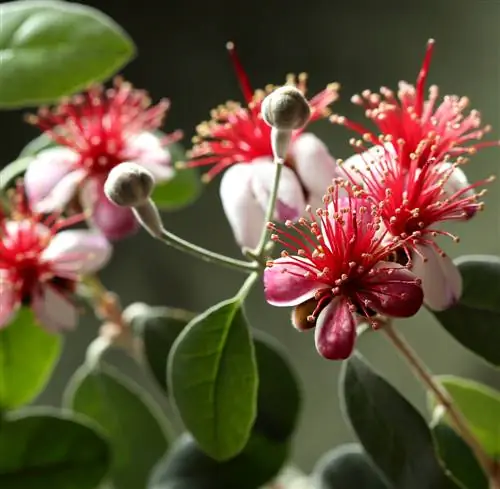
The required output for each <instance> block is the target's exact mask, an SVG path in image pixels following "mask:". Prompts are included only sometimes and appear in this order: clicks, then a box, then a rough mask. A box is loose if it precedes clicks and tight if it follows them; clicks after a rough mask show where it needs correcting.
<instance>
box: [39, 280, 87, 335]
mask: <svg viewBox="0 0 500 489" xmlns="http://www.w3.org/2000/svg"><path fill="white" fill-rule="evenodd" d="M31 306H32V308H33V312H34V313H35V317H36V318H37V319H38V321H40V323H41V324H42V326H43V327H44V328H45V329H46V330H47V331H50V332H52V333H57V332H61V331H65V330H71V329H74V327H75V326H76V324H77V322H78V312H77V309H76V307H75V306H74V304H72V303H71V302H70V301H69V300H68V299H67V298H66V297H65V296H64V295H62V294H61V293H59V292H58V291H57V290H56V289H55V288H53V287H51V286H50V285H46V286H44V287H41V288H40V289H39V290H37V291H36V293H35V294H34V295H33V299H32V304H31Z"/></svg>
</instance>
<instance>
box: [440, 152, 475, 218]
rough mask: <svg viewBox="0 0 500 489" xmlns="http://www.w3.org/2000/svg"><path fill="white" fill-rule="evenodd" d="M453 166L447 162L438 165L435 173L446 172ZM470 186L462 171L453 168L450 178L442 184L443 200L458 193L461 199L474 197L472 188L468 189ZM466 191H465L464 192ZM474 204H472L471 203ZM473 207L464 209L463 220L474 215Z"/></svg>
mask: <svg viewBox="0 0 500 489" xmlns="http://www.w3.org/2000/svg"><path fill="white" fill-rule="evenodd" d="M452 166H453V165H452V164H451V163H448V162H444V163H440V164H439V165H438V167H437V168H436V171H439V172H447V171H449V169H450V168H451V167H452ZM469 186H470V183H469V181H468V180H467V176H466V175H465V173H464V172H463V171H462V169H461V168H458V167H455V168H454V169H453V171H452V173H451V175H450V177H449V178H448V179H447V180H446V182H444V185H443V191H444V194H445V198H450V197H453V196H454V195H455V194H456V193H457V192H461V193H460V197H461V198H469V197H473V196H474V195H475V192H474V189H473V188H468V187H469ZM465 189H467V190H465ZM473 204H474V203H473ZM476 209H477V208H476V206H475V205H471V206H470V207H465V209H464V210H465V212H466V214H467V215H466V217H465V219H466V220H467V219H470V218H471V217H474V215H475V214H476V212H477V210H476Z"/></svg>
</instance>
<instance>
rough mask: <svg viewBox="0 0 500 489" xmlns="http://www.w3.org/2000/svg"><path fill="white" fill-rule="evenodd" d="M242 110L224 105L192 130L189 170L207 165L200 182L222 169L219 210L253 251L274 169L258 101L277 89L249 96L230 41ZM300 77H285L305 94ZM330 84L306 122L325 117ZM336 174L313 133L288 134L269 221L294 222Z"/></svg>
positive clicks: (331, 97) (333, 96)
mask: <svg viewBox="0 0 500 489" xmlns="http://www.w3.org/2000/svg"><path fill="white" fill-rule="evenodd" d="M228 49H229V53H230V56H231V59H232V61H233V64H234V67H235V71H236V74H237V77H238V80H239V83H240V86H241V89H242V92H243V96H244V99H245V104H246V106H245V107H243V106H241V105H240V104H239V103H236V102H228V103H227V104H225V105H223V106H219V107H218V108H217V109H215V110H213V111H212V113H211V116H212V119H211V120H210V121H209V122H204V123H202V124H200V125H199V126H198V127H197V133H198V135H197V137H196V138H195V139H194V141H195V145H194V147H193V148H192V150H191V151H190V153H189V154H188V156H189V158H190V161H189V162H188V163H187V164H186V166H188V167H198V166H211V168H210V170H208V172H207V173H205V174H204V175H203V178H204V180H205V181H209V180H211V179H212V178H213V177H214V176H216V175H217V174H219V173H221V172H223V171H224V170H227V171H225V173H224V175H223V177H222V180H221V186H220V197H221V202H222V206H223V208H224V211H225V214H226V216H227V218H228V221H229V223H230V225H231V227H232V230H233V233H234V235H235V238H236V240H237V242H238V243H239V244H240V245H241V246H245V247H248V248H253V247H254V246H255V245H256V244H257V242H258V239H259V235H260V232H261V230H262V226H263V225H264V218H265V211H266V208H267V202H268V199H269V194H270V190H271V188H270V187H271V186H272V182H273V175H274V166H273V151H272V147H271V127H270V126H269V125H268V124H267V123H266V122H264V120H263V119H262V115H261V106H262V101H263V100H264V98H265V96H266V95H267V94H268V93H270V92H271V91H272V90H274V89H275V88H276V87H274V86H268V87H266V90H257V91H256V92H254V91H253V90H252V88H251V86H250V82H249V80H248V76H247V75H246V73H245V72H244V70H243V68H242V65H241V63H240V60H239V59H238V57H237V55H236V52H235V50H234V46H233V45H232V43H229V45H228ZM306 80H307V77H306V75H305V74H301V75H300V76H299V77H298V79H296V78H295V77H294V76H293V75H290V76H289V78H288V79H287V83H288V84H291V85H293V86H296V87H297V88H298V89H299V90H300V91H301V92H302V93H304V94H305V93H306V90H307V87H306ZM337 91H338V85H337V84H335V83H333V84H331V85H329V86H328V87H327V88H326V89H325V90H323V91H322V92H320V93H319V94H317V95H316V96H315V97H313V98H312V99H311V100H310V101H309V105H310V107H311V119H310V120H311V121H315V120H319V119H322V118H325V117H327V116H328V115H329V114H330V112H329V110H328V106H329V105H330V104H331V103H333V102H334V101H335V100H337V98H338V93H337ZM336 176H337V174H336V164H335V160H334V159H333V158H332V156H330V154H329V152H328V150H327V148H326V146H325V145H324V144H323V143H322V142H321V141H320V140H319V139H318V138H317V137H316V136H314V135H313V134H310V133H304V132H303V130H297V131H295V132H294V134H293V136H292V142H291V145H290V151H289V156H288V158H287V159H286V162H285V168H284V171H283V174H282V181H281V184H280V187H279V191H278V201H277V206H276V212H275V215H274V218H275V219H276V220H277V221H285V220H287V219H292V220H295V219H297V218H298V217H300V216H301V215H302V214H303V210H304V208H305V206H306V204H310V205H312V206H313V207H317V206H318V205H320V204H321V197H322V196H323V193H324V189H325V185H328V184H329V183H330V182H331V181H332V179H333V178H335V177H336Z"/></svg>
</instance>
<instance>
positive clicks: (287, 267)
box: [264, 258, 325, 307]
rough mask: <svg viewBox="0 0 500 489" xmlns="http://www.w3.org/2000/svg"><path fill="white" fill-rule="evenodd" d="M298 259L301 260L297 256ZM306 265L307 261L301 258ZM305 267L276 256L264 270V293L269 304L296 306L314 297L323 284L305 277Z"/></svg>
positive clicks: (322, 287) (289, 259) (323, 286)
mask: <svg viewBox="0 0 500 489" xmlns="http://www.w3.org/2000/svg"><path fill="white" fill-rule="evenodd" d="M299 260H302V259H300V258H299ZM303 261H304V263H305V266H306V267H307V262H306V261H305V260H303ZM305 273H306V268H303V267H300V266H299V265H295V264H293V261H292V259H291V258H278V259H277V260H274V262H273V265H272V266H271V267H267V268H266V269H265V270H264V293H265V296H266V300H267V302H268V303H269V304H271V305H273V306H278V307H286V306H297V305H299V304H302V303H303V302H305V301H307V300H308V299H311V298H312V297H314V294H315V293H316V291H318V290H321V289H324V288H325V285H324V284H322V283H321V282H319V281H318V280H314V279H309V278H306V277H305Z"/></svg>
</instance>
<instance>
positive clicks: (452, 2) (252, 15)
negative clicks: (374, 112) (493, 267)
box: [0, 0, 500, 469]
mask: <svg viewBox="0 0 500 489" xmlns="http://www.w3.org/2000/svg"><path fill="white" fill-rule="evenodd" d="M84 3H86V4H88V5H92V6H94V7H97V8H99V9H101V10H103V11H104V12H106V13H107V14H109V15H110V16H111V17H113V18H114V19H115V20H116V21H117V22H118V23H120V24H121V25H122V26H123V27H124V28H125V29H126V30H127V31H128V33H129V34H130V35H131V36H132V38H133V39H134V41H135V42H136V44H137V47H138V57H137V59H135V60H134V61H133V62H132V63H131V64H130V65H128V66H127V67H126V68H125V69H124V70H123V74H124V76H125V77H126V78H128V79H129V80H130V81H131V82H133V83H134V84H135V85H136V86H137V87H139V88H145V89H147V90H149V92H150V93H151V96H152V98H153V100H157V99H159V98H160V97H163V96H167V97H169V98H170V99H171V100H172V110H171V112H170V115H169V117H168V119H167V121H166V125H165V127H164V129H166V130H168V131H169V130H173V129H177V128H181V129H183V130H184V131H185V133H186V139H185V141H184V143H185V144H186V145H187V146H189V141H190V138H191V136H192V135H193V131H194V127H195V125H196V124H197V123H198V122H200V121H201V120H204V119H206V118H207V117H208V113H209V110H210V109H211V108H212V107H214V106H216V105H217V104H219V103H222V102H224V101H226V100H227V99H236V100H241V94H240V93H239V90H238V85H237V83H236V80H235V77H234V74H233V72H232V70H231V66H230V64H229V61H228V58H227V54H226V51H225V43H226V42H227V41H228V40H232V41H234V42H235V44H236V46H237V49H238V50H239V53H240V56H241V58H242V60H243V63H244V65H245V67H246V69H247V71H248V73H249V75H250V78H251V80H252V82H253V84H254V87H255V88H261V87H263V86H264V85H266V84H268V83H276V84H280V83H282V82H284V77H285V75H286V74H287V73H289V72H296V73H298V72H301V71H306V72H308V73H309V74H310V89H311V90H310V93H311V94H313V93H315V92H317V91H319V90H321V89H322V88H323V87H324V86H325V85H326V84H327V83H329V82H331V81H339V82H340V83H341V84H342V91H341V100H340V102H337V104H336V106H335V109H336V111H339V112H342V113H344V114H346V115H349V116H351V117H354V118H358V119H359V118H360V117H361V116H362V115H361V111H359V110H356V108H355V107H351V106H350V103H349V99H350V97H351V95H352V94H354V93H356V92H358V91H361V90H363V89H364V88H371V89H373V90H377V89H378V88H379V87H380V86H381V85H386V86H389V87H391V88H397V82H398V81H399V80H407V81H409V82H414V81H415V79H416V75H417V73H418V70H419V68H420V64H421V61H422V58H423V54H424V50H425V45H426V41H427V39H428V38H430V37H433V38H435V39H436V41H437V46H436V50H435V57H434V61H433V64H432V69H431V76H430V81H431V83H435V84H438V85H439V87H440V89H441V93H442V94H451V93H456V94H459V95H467V96H469V97H470V99H471V102H472V106H473V107H474V108H477V109H478V110H480V111H481V112H482V114H483V117H484V120H485V121H487V122H489V123H491V124H492V125H493V127H494V134H495V137H496V138H498V137H499V135H500V30H499V27H498V26H499V25H500V2H498V1H496V0H483V1H480V0H438V1H436V0H420V1H418V2H416V1H411V0H399V1H397V0H385V1H383V2H375V1H373V0H364V1H363V0H351V1H340V0H339V1H332V0H330V1H328V0H314V1H310V2H301V1H296V0H292V1H290V0H289V1H284V0H265V1H264V0H254V1H253V2H235V1H229V0H212V1H210V2H201V1H200V2H189V1H185V2H172V1H163V2H161V3H160V2H156V1H153V0H141V1H128V2H123V1H122V2H118V1H116V2H112V1H111V0H105V1H100V2H97V1H94V2H84ZM312 130H313V131H314V132H316V133H317V134H318V135H319V136H321V137H322V138H323V139H324V140H325V142H326V143H327V144H328V146H329V147H330V149H331V151H332V153H333V154H334V155H335V156H337V157H342V158H345V157H347V156H348V155H349V153H350V151H349V146H348V145H347V142H346V141H347V132H345V131H344V130H343V129H342V128H339V127H337V126H332V125H330V124H329V123H328V122H320V123H317V124H316V125H314V126H313V128H312ZM0 134H1V135H2V136H1V148H2V153H1V163H2V164H6V163H8V162H9V161H11V160H13V159H14V158H15V157H16V156H17V154H18V153H19V151H20V150H21V148H22V147H23V146H24V145H25V144H26V143H27V142H28V141H29V140H30V139H32V138H33V137H35V136H37V134H38V133H37V131H36V130H34V129H32V128H30V127H28V126H27V125H25V124H24V123H23V122H22V119H21V114H20V113H17V112H1V113H0ZM499 161H500V149H495V148H493V149H486V150H484V151H483V152H481V153H480V154H479V155H478V156H475V157H474V159H473V163H472V164H470V165H469V166H468V167H467V168H466V170H467V172H468V175H469V177H470V179H478V178H481V177H485V176H488V175H489V174H491V173H498V165H499ZM499 194H500V191H499V188H498V182H496V183H494V184H493V185H491V189H490V191H489V193H488V195H487V197H486V200H487V207H486V210H485V212H483V213H482V214H480V215H479V216H478V217H477V218H476V219H474V220H473V221H472V222H470V223H467V224H466V225H458V226H456V227H455V228H453V231H456V232H458V234H459V235H460V237H461V238H462V242H461V244H460V245H459V246H457V245H453V244H450V243H448V242H445V243H444V245H443V247H444V248H445V249H446V250H447V251H449V253H450V254H451V255H452V256H457V255H459V254H471V253H472V254H496V255H498V254H500V233H499V219H500V218H499V210H500V200H499ZM164 219H165V223H166V225H167V226H168V227H169V229H171V230H172V231H174V232H176V233H178V234H179V235H181V236H183V237H184V238H186V239H190V240H192V241H194V242H196V243H198V244H200V245H203V246H206V247H208V248H210V249H214V250H217V251H219V252H224V253H228V254H234V255H235V256H237V255H238V253H239V251H238V248H237V247H236V246H235V245H234V244H233V240H232V235H231V232H230V229H229V226H228V224H227V223H226V220H225V217H224V215H223V213H222V210H221V206H220V203H219V199H218V181H214V182H213V183H211V184H210V185H209V186H208V187H207V188H206V191H205V193H204V194H203V196H202V197H201V199H200V200H199V201H198V202H197V203H195V204H194V205H193V206H191V207H189V208H188V209H186V210H183V211H181V212H178V213H173V214H166V215H165V216H164ZM103 280H104V282H105V283H106V285H107V286H108V287H109V288H110V289H113V290H115V291H116V292H118V293H119V294H120V296H121V298H122V300H123V304H124V305H127V304H129V303H131V302H135V301H145V302H148V303H150V304H152V305H170V306H176V307H185V308H187V309H191V310H203V309H205V308H207V307H209V306H211V305H212V304H214V303H216V302H218V301H220V300H223V299H225V298H227V297H229V296H231V295H232V294H233V293H234V291H235V290H236V289H237V287H238V286H239V285H240V283H241V280H242V276H240V275H239V274H238V273H233V272H231V271H226V270H223V269H218V268H215V267H214V266H211V265H208V264H205V263H204V262H201V261H196V260H195V259H191V258H190V257H188V256H185V255H182V254H180V253H178V252H177V251H175V250H171V249H167V248H165V247H164V246H162V245H161V244H160V243H157V242H155V241H153V240H152V239H150V238H148V236H147V235H146V234H145V233H141V234H140V235H139V236H136V237H134V238H132V239H129V240H127V241H125V242H122V243H120V244H119V245H118V246H117V247H116V252H115V255H114V258H113V261H112V263H111V264H110V266H109V267H108V268H107V269H106V271H105V272H104V273H103ZM247 309H248V315H249V318H250V320H251V322H252V324H253V326H254V327H255V328H258V329H261V330H265V331H267V332H269V333H270V334H272V335H273V336H275V337H276V338H278V339H279V340H280V341H281V343H282V344H283V345H284V347H285V348H286V349H287V350H288V351H289V353H290V356H291V358H292V360H293V363H294V364H295V366H296V368H297V370H298V372H299V375H300V377H301V379H302V381H303V384H304V390H305V394H306V395H305V403H304V410H303V416H302V421H301V426H300V431H299V433H298V435H297V437H296V443H295V461H296V462H297V463H298V465H300V466H301V467H302V468H304V469H309V468H310V467H311V465H312V464H313V463H314V461H315V460H316V459H317V457H318V456H319V455H320V454H321V453H322V452H323V451H325V450H327V449H328V448H330V447H332V446H334V445H336V444H338V443H340V442H343V441H345V440H348V439H350V437H351V434H350V432H349V430H348V429H347V428H346V427H345V425H344V423H343V421H342V420H341V415H340V412H339V407H338V401H337V388H336V380H337V375H338V371H339V367H340V365H339V364H338V363H332V362H327V361H325V360H322V359H321V358H320V357H319V356H318V355H317V354H316V352H315V349H314V344H313V343H314V342H313V337H312V336H311V335H308V334H306V333H304V334H299V333H297V332H296V331H295V330H294V329H293V328H292V327H291V326H290V323H289V318H288V314H289V311H285V310H280V309H274V308H272V307H270V306H268V305H267V304H266V303H265V302H264V301H263V296H262V291H261V290H260V289H259V288H258V287H257V288H256V290H255V291H254V292H253V293H252V295H251V297H250V300H249V303H248V308H247ZM400 325H401V328H402V330H403V331H404V333H405V335H407V336H408V338H409V339H410V340H411V341H412V342H413V344H414V345H415V347H416V348H417V349H418V351H419V352H420V353H421V355H422V357H423V358H424V359H425V360H426V361H427V362H428V364H429V366H430V367H431V368H432V370H433V371H434V372H436V373H450V372H453V373H457V374H461V375H464V376H470V377H473V378H480V379H483V380H486V381H489V382H491V383H492V384H495V383H496V384H498V383H499V379H498V378H497V379H495V374H494V373H493V372H492V371H490V370H489V369H488V368H487V367H486V366H485V365H484V364H483V363H481V362H480V361H479V360H477V359H475V358H474V357H473V356H472V355H471V354H469V353H468V352H467V351H465V350H464V349H463V348H462V347H460V346H459V345H457V344H456V343H455V342H454V340H453V339H451V338H450V337H448V336H447V334H446V333H445V332H444V331H443V330H442V329H441V328H440V327H439V325H438V324H437V322H436V321H435V320H434V319H433V318H432V317H431V315H430V314H429V313H427V312H426V311H422V312H420V313H419V314H418V316H417V317H415V318H413V319H412V320H408V321H403V322H401V323H400ZM97 327H98V323H97V322H96V321H95V320H94V319H93V318H92V317H90V316H89V317H86V318H85V319H84V320H82V323H81V325H80V328H79V329H78V331H77V332H75V333H73V334H70V335H69V336H68V338H67V343H66V350H65V353H64V356H63V358H62V360H61V362H60V364H59V367H58V370H57V373H56V376H55V378H54V379H53V381H52V383H51V385H50V386H49V388H48V389H47V390H46V392H45V393H43V394H42V395H41V396H40V398H39V400H38V402H40V403H44V404H57V403H58V402H59V400H60V395H61V392H62V389H63V387H64V384H65V382H66V380H67V379H68V377H69V376H70V375H71V373H72V372H73V371H74V369H75V368H76V367H77V366H78V365H79V364H80V363H81V362H82V360H83V357H84V352H85V349H86V346H87V345H88V343H89V341H90V340H91V339H92V338H93V337H94V335H95V333H96V330H97ZM471 328H472V329H473V328H474V325H473V324H471ZM359 346H360V349H361V350H362V351H363V352H364V353H365V354H366V356H367V357H368V358H369V359H370V361H371V362H373V363H374V364H375V365H377V367H378V368H379V369H380V370H381V371H382V372H383V373H384V374H385V375H387V377H388V378H389V379H390V380H391V381H392V382H393V383H394V384H396V385H397V386H398V387H399V388H401V389H402V391H403V392H404V393H405V394H406V395H407V396H408V398H409V399H410V400H411V401H413V402H415V403H416V404H417V405H418V406H419V407H421V408H423V407H424V405H425V403H424V402H425V398H424V394H423V391H422V390H421V389H420V388H419V386H418V385H417V384H416V383H415V381H414V380H413V378H412V377H411V374H410V373H409V372H408V370H407V369H406V367H405V366H404V365H403V364H402V362H401V361H400V360H399V358H398V357H397V355H396V354H395V353H394V352H393V351H392V350H391V348H390V347H389V345H388V344H387V343H386V342H385V340H384V338H383V337H381V336H380V335H377V334H372V335H368V336H366V337H364V338H363V340H362V341H361V342H360V344H359ZM123 365H124V367H123V368H130V366H127V365H126V364H125V362H124V363H123Z"/></svg>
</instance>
